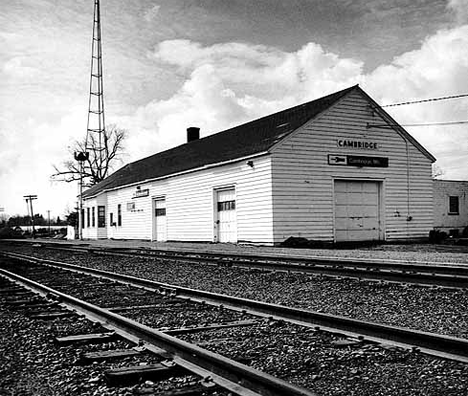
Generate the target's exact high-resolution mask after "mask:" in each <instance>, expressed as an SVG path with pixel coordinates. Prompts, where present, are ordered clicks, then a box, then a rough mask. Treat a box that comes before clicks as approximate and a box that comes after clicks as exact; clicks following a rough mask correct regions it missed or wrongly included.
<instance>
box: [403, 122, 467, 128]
mask: <svg viewBox="0 0 468 396" xmlns="http://www.w3.org/2000/svg"><path fill="white" fill-rule="evenodd" d="M460 124H468V120H464V121H447V122H432V123H427V124H401V126H409V127H412V126H437V125H460Z"/></svg>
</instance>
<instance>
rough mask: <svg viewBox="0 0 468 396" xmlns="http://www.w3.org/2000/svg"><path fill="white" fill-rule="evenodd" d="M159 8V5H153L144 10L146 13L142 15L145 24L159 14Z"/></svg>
mask: <svg viewBox="0 0 468 396" xmlns="http://www.w3.org/2000/svg"><path fill="white" fill-rule="evenodd" d="M160 8H161V6H160V5H154V6H153V7H151V8H149V9H148V10H146V12H145V13H144V15H143V18H144V20H145V21H146V22H151V21H153V20H154V19H155V18H156V16H157V15H158V14H159V9H160Z"/></svg>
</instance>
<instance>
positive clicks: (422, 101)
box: [380, 93, 468, 107]
mask: <svg viewBox="0 0 468 396" xmlns="http://www.w3.org/2000/svg"><path fill="white" fill-rule="evenodd" d="M465 97H468V93H466V94H459V95H450V96H440V97H437V98H429V99H421V100H412V101H407V102H399V103H391V104H388V105H383V106H380V107H394V106H404V105H410V104H417V103H427V102H437V101H439V100H449V99H459V98H465Z"/></svg>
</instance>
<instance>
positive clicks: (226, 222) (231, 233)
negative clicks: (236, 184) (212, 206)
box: [216, 189, 237, 242]
mask: <svg viewBox="0 0 468 396" xmlns="http://www.w3.org/2000/svg"><path fill="white" fill-rule="evenodd" d="M216 195H217V199H216V202H217V204H216V212H217V221H216V224H217V237H218V242H237V222H236V197H235V191H234V189H229V190H220V191H217V192H216Z"/></svg>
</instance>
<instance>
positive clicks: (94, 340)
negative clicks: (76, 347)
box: [55, 332, 116, 345]
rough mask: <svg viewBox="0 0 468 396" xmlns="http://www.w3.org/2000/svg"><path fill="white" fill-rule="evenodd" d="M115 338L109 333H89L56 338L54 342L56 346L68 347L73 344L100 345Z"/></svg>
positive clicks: (114, 335) (113, 334)
mask: <svg viewBox="0 0 468 396" xmlns="http://www.w3.org/2000/svg"><path fill="white" fill-rule="evenodd" d="M115 338H116V334H115V333H114V332H111V333H91V334H77V335H71V336H66V337H56V338H55V342H56V343H57V344H58V345H70V344H73V343H75V342H81V343H85V344H100V343H104V342H109V341H112V340H114V339H115Z"/></svg>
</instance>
